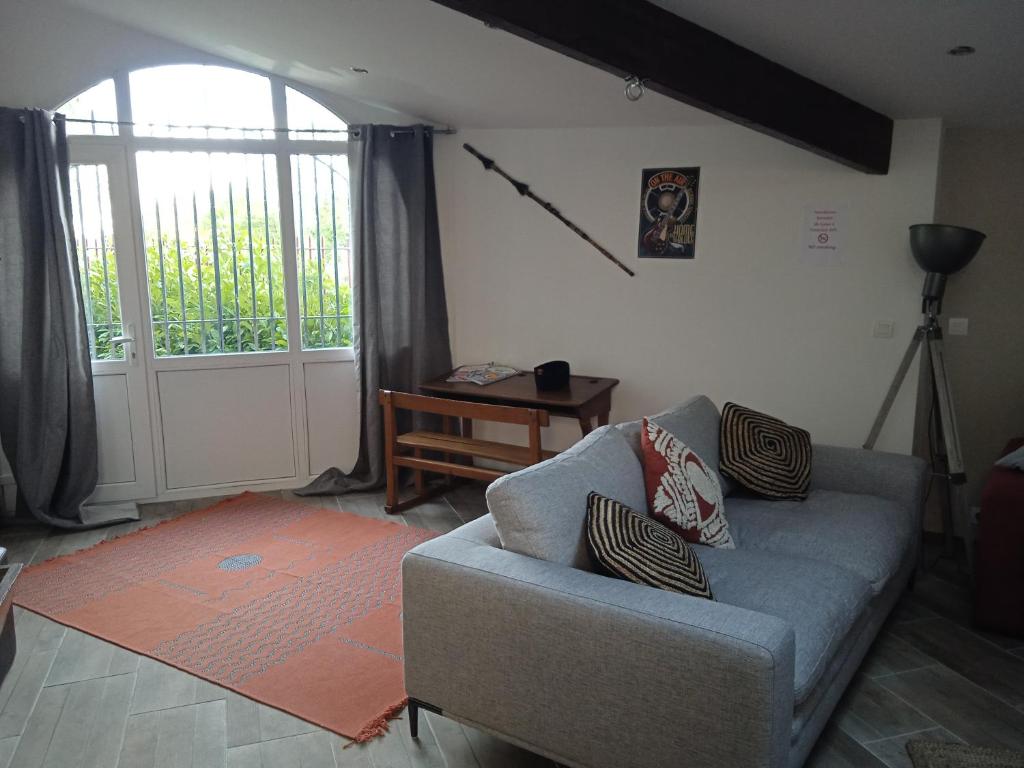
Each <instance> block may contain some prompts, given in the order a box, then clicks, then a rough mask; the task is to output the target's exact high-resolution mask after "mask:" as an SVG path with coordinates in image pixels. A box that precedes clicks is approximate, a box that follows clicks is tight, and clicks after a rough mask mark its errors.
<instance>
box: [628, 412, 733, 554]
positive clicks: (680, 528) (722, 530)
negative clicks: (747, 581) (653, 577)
mask: <svg viewBox="0 0 1024 768" xmlns="http://www.w3.org/2000/svg"><path fill="white" fill-rule="evenodd" d="M640 444H641V446H642V448H643V464H644V484H645V485H646V486H647V506H648V508H649V509H650V510H651V517H653V518H654V519H655V520H658V521H659V522H661V523H664V524H665V525H666V526H668V527H669V528H671V529H672V530H673V531H675V532H676V533H678V534H679V535H680V536H682V537H683V538H684V539H685V540H686V541H688V542H690V543H692V544H707V545H708V546H711V547H721V548H722V549H734V548H735V546H736V545H735V544H734V543H733V540H732V536H731V535H730V534H729V523H728V521H727V520H726V519H725V504H724V503H723V501H722V487H721V485H720V484H719V482H718V477H717V476H716V475H715V473H714V472H713V471H712V470H711V469H709V468H708V466H707V464H705V463H704V461H703V460H702V459H701V457H700V456H698V455H697V454H696V453H694V452H693V451H692V450H691V449H690V448H689V447H688V446H686V445H685V444H684V443H683V442H682V441H681V440H679V439H677V438H676V437H675V436H674V435H672V433H671V432H667V431H666V430H664V429H662V428H661V427H659V426H658V425H657V424H655V423H654V422H653V421H649V420H647V419H644V424H643V429H642V430H641V432H640Z"/></svg>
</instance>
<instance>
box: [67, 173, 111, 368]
mask: <svg viewBox="0 0 1024 768" xmlns="http://www.w3.org/2000/svg"><path fill="white" fill-rule="evenodd" d="M70 177H71V211H72V216H73V218H74V223H75V248H76V250H77V251H78V273H79V277H80V278H81V281H82V299H83V300H84V302H85V322H86V328H87V330H88V333H89V352H90V353H91V354H92V359H93V360H123V359H124V347H122V346H120V345H115V344H112V343H111V339H113V338H115V337H117V336H120V335H121V333H122V331H121V299H120V296H119V295H118V289H117V258H116V256H115V253H114V228H113V223H112V221H111V215H110V187H109V186H108V185H107V167H106V166H105V165H72V166H71V172H70Z"/></svg>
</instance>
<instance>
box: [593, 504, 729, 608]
mask: <svg viewBox="0 0 1024 768" xmlns="http://www.w3.org/2000/svg"><path fill="white" fill-rule="evenodd" d="M587 546H588V547H589V548H590V554H591V555H592V556H593V558H594V560H596V561H597V562H598V564H600V566H601V567H602V568H603V569H604V570H605V571H607V572H608V573H610V574H611V575H613V576H618V577H619V578H621V579H627V580H628V581H632V582H634V583H635V584H646V585H648V586H651V587H658V588H659V589H667V590H669V591H671V592H681V593H683V594H686V595H693V596H695V597H704V598H707V599H708V600H714V599H715V598H714V595H712V594H711V585H710V584H709V583H708V579H707V576H706V575H705V574H704V568H703V567H702V566H701V564H700V560H699V559H698V558H697V553H696V552H694V551H693V548H692V547H691V546H690V545H689V544H687V543H686V541H685V540H684V539H683V537H682V536H680V535H679V534H677V533H675V532H674V531H671V530H669V529H668V528H666V527H665V526H664V525H662V524H661V523H659V522H658V521H656V520H653V519H651V518H649V517H645V516H644V515H640V514H637V513H636V512H634V511H633V510H632V509H630V508H629V507H627V506H625V505H624V504H622V503H620V502H618V501H614V500H612V499H606V498H605V497H604V496H601V495H600V494H597V493H591V494H590V495H589V496H588V497H587Z"/></svg>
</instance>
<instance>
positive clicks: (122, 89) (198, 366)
mask: <svg viewBox="0 0 1024 768" xmlns="http://www.w3.org/2000/svg"><path fill="white" fill-rule="evenodd" d="M199 63H202V62H199ZM205 64H206V65H208V66H222V67H224V68H226V69H237V70H239V71H242V72H248V73H250V74H252V75H255V76H257V77H263V78H266V79H267V80H269V81H270V94H271V104H272V107H273V114H274V128H275V132H274V136H273V138H270V139H195V138H170V137H153V136H136V135H135V132H134V130H133V129H132V126H131V123H132V105H131V92H130V84H129V76H130V74H131V72H133V71H136V70H134V69H132V70H118V71H117V72H115V73H114V74H113V75H112V79H113V81H114V93H115V98H116V100H117V120H118V122H119V123H120V126H119V128H120V130H119V132H118V135H116V136H99V135H92V134H72V135H69V136H68V143H69V146H70V147H71V149H72V152H74V151H75V149H76V148H79V147H80V148H82V149H87V148H88V147H119V148H121V149H122V150H123V151H124V153H125V156H126V159H127V164H128V176H129V185H130V189H129V197H130V204H131V209H132V210H131V215H132V228H133V232H134V241H135V243H134V244H135V251H136V253H137V254H138V257H139V259H141V260H144V259H145V247H144V243H143V224H142V209H141V200H140V195H139V181H138V167H137V164H136V153H137V152H140V151H169V152H175V151H176V152H188V151H192V152H241V153H254V154H263V155H272V156H273V157H274V160H275V164H276V170H277V185H278V200H279V205H280V217H281V218H280V221H281V257H282V259H283V267H284V290H285V313H286V320H287V327H288V349H287V350H273V351H270V350H268V351H262V352H214V353H208V354H203V355H176V356H171V355H168V356H162V357H157V356H156V355H155V352H154V349H155V345H154V337H153V323H152V318H151V317H150V316H149V311H150V310H149V307H150V303H149V285H148V282H147V280H146V268H145V264H144V263H142V264H139V265H138V269H137V270H136V271H137V274H138V275H139V283H140V284H139V286H138V290H139V295H140V297H141V298H142V300H143V313H144V315H145V316H144V317H143V318H140V320H141V321H142V322H141V324H142V325H144V326H145V331H144V332H143V333H142V334H141V338H139V339H138V342H139V347H140V349H139V352H140V353H141V354H144V355H145V356H146V360H147V361H148V364H149V365H148V367H149V368H150V370H151V371H152V372H153V373H154V375H155V373H156V372H158V371H170V370H182V369H187V370H202V369H207V370H209V369H219V368H233V367H248V366H255V365H260V364H261V363H266V362H269V361H275V362H278V363H280V362H281V361H282V357H287V358H291V357H295V358H297V362H299V361H300V364H301V363H310V362H331V361H351V360H354V352H353V349H352V347H334V348H329V349H303V348H302V317H301V306H302V305H301V301H300V297H299V281H298V274H297V273H298V265H297V258H298V254H297V253H296V252H295V210H294V204H293V189H292V165H291V158H292V156H293V155H348V150H349V142H348V141H347V140H345V141H325V140H321V139H316V140H307V139H293V138H291V137H290V136H289V133H288V115H287V104H286V94H287V91H286V88H292V89H294V90H296V91H298V92H299V93H303V95H305V96H308V97H309V98H312V99H313V100H314V101H316V102H317V103H318V104H321V106H323V107H324V108H325V109H328V110H329V111H331V112H334V110H331V109H330V107H327V106H326V105H324V104H322V103H321V102H319V101H318V100H317V99H315V98H314V97H312V96H309V94H307V93H304V91H303V90H302V89H301V88H299V87H296V85H295V84H294V83H292V82H288V81H285V80H284V79H283V78H281V77H278V76H275V75H268V74H266V73H263V72H257V71H254V70H251V69H246V68H245V67H236V66H233V65H223V64H209V63H205ZM158 66H159V65H158ZM104 79H106V78H104ZM86 90H88V89H86ZM83 92H84V91H83ZM76 95H77V94H76ZM70 98H74V96H71V97H69V99H70ZM69 99H68V100H69ZM65 101H67V100H65ZM62 103H64V102H62ZM335 114H336V113H335ZM338 118H339V119H340V120H342V121H345V118H344V117H342V116H341V115H338ZM345 122H346V125H347V124H348V123H347V121H345Z"/></svg>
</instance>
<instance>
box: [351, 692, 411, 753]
mask: <svg viewBox="0 0 1024 768" xmlns="http://www.w3.org/2000/svg"><path fill="white" fill-rule="evenodd" d="M408 703H409V699H402V700H401V701H400V702H399V703H398V704H394V705H392V706H390V707H388V708H387V709H386V710H384V714H382V715H381V716H380V717H378V718H377V719H376V720H373V721H372V722H370V723H369V724H368V725H365V726H363V729H362V730H361V731H360V732H359V733H357V734H356V735H355V737H354V738H353V739H352V741H350V742H349V743H348V744H346V745H345V746H344V747H342V749H348V748H349V747H351V746H353V745H355V744H363V743H365V742H367V741H369V740H370V739H375V738H377V737H378V736H383V735H384V734H385V733H387V732H388V730H389V728H388V721H389V720H394V719H395V718H397V717H398V716H399V715H400V714H401V712H402V710H403V709H405V706H406V704H408Z"/></svg>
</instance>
